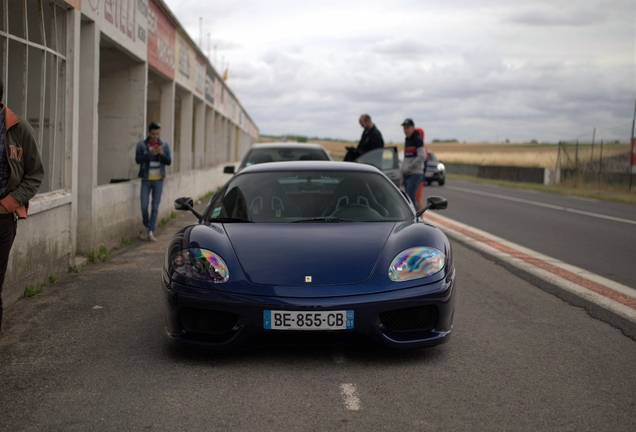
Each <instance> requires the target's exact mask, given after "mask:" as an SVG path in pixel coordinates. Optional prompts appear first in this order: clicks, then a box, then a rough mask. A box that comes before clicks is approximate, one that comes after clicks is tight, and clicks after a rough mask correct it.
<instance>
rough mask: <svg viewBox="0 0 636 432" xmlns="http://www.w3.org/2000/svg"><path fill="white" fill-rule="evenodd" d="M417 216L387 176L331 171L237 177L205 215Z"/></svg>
mask: <svg viewBox="0 0 636 432" xmlns="http://www.w3.org/2000/svg"><path fill="white" fill-rule="evenodd" d="M412 217H413V216H412V214H411V210H410V208H409V207H408V205H407V204H406V202H405V201H404V199H403V198H402V197H401V196H400V193H399V191H398V190H397V189H396V188H395V187H394V186H393V185H392V184H391V183H390V181H388V180H387V179H386V178H385V177H384V176H382V175H380V174H377V173H370V172H356V171H351V172H348V171H327V170H325V171H281V172H256V173H247V174H241V175H238V176H236V177H235V178H234V179H233V180H232V181H231V182H230V183H228V185H227V186H226V187H225V189H224V190H222V191H221V192H220V193H219V194H218V195H217V196H216V197H215V199H214V201H213V202H212V203H211V204H210V207H209V210H208V212H207V214H206V220H207V221H209V222H215V221H217V222H224V223H231V222H233V221H236V222H264V223H289V222H294V223H301V222H306V223H339V222H343V223H346V222H397V221H403V220H407V219H412Z"/></svg>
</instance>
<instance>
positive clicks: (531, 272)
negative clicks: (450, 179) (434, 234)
mask: <svg viewBox="0 0 636 432" xmlns="http://www.w3.org/2000/svg"><path fill="white" fill-rule="evenodd" d="M424 217H425V220H426V221H427V222H431V223H432V224H434V225H436V226H438V227H439V228H440V229H441V230H442V231H444V232H445V233H446V234H447V235H448V236H449V237H451V238H452V239H454V240H457V241H459V242H461V243H462V244H464V245H466V246H467V247H469V248H470V249H473V250H475V251H477V252H479V253H480V254H482V255H485V256H487V257H488V258H490V259H493V260H494V261H495V262H497V263H499V264H501V265H502V266H504V267H505V268H507V269H508V270H510V271H511V272H513V273H515V274H517V275H518V276H520V277H521V278H522V279H524V280H527V281H528V282H530V283H532V284H533V285H535V286H537V287H539V288H541V289H543V290H544V291H547V292H549V293H551V294H554V295H557V296H558V297H559V298H561V299H563V300H565V301H567V302H569V303H571V304H572V305H575V306H579V307H582V308H584V309H585V310H586V311H587V312H588V313H589V314H590V315H591V316H593V317H594V318H597V319H600V320H602V321H604V322H607V323H608V324H610V325H612V326H614V327H616V328H619V329H620V330H621V331H622V332H623V333H624V334H625V335H626V336H628V337H630V338H632V339H634V340H636V290H635V289H633V288H631V287H628V286H625V285H622V284H619V283H617V282H614V281H611V280H609V279H607V278H604V277H602V276H599V275H597V274H594V273H591V272H589V271H587V270H584V269H581V268H579V267H575V266H573V265H570V264H567V263H564V262H562V261H559V260H557V259H555V258H552V257H549V256H547V255H543V254H540V253H538V252H535V251H533V250H531V249H527V248H524V247H522V246H520V245H517V244H515V243H512V242H509V241H507V240H504V239H502V238H500V237H497V236H494V235H492V234H490V233H487V232H485V231H481V230H479V229H477V228H474V227H471V226H469V225H465V224H463V223H461V222H457V221H455V220H453V219H450V218H447V217H444V216H440V215H439V214H437V213H432V212H430V213H429V212H427V213H425V214H424Z"/></svg>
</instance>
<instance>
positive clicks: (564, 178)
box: [557, 140, 632, 189]
mask: <svg viewBox="0 0 636 432" xmlns="http://www.w3.org/2000/svg"><path fill="white" fill-rule="evenodd" d="M608 144H610V143H604V142H603V141H600V143H594V142H592V143H582V142H579V140H574V141H559V151H558V156H557V168H558V169H559V171H560V177H561V183H573V184H576V185H581V184H583V185H590V186H592V185H598V187H607V186H610V187H613V188H621V189H622V188H625V189H629V188H630V176H631V175H632V174H631V169H630V164H629V161H630V147H629V146H628V145H621V146H619V147H618V151H617V146H616V144H615V143H614V142H613V143H611V144H612V147H613V148H612V152H611V153H609V152H608V151H607V150H606V148H607V147H608ZM621 147H624V151H622V149H621ZM604 150H605V152H604ZM604 153H605V154H604Z"/></svg>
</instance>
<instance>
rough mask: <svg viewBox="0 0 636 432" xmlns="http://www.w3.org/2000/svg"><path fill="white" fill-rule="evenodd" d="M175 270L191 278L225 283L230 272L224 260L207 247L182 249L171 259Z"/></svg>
mask: <svg viewBox="0 0 636 432" xmlns="http://www.w3.org/2000/svg"><path fill="white" fill-rule="evenodd" d="M171 264H172V268H173V269H174V271H175V272H177V273H179V274H180V275H182V276H185V277H187V278H191V279H198V280H203V281H206V282H213V283H225V282H227V281H228V280H229V279H230V272H229V270H228V268H227V265H226V264H225V261H223V259H222V258H221V257H220V256H218V255H217V254H215V253H214V252H212V251H209V250H207V249H199V248H192V249H184V250H181V251H179V252H177V253H176V254H175V255H174V256H173V257H172V259H171Z"/></svg>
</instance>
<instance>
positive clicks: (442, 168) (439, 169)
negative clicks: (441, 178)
mask: <svg viewBox="0 0 636 432" xmlns="http://www.w3.org/2000/svg"><path fill="white" fill-rule="evenodd" d="M445 169H446V167H445V166H444V164H443V163H441V162H440V163H438V164H437V170H438V171H444V170H445Z"/></svg>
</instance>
